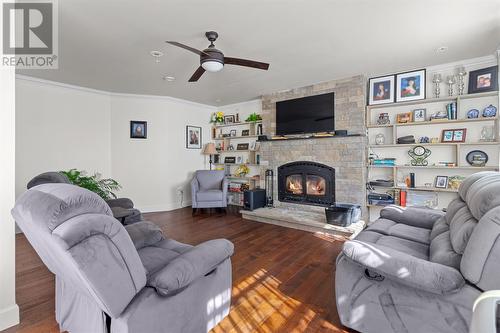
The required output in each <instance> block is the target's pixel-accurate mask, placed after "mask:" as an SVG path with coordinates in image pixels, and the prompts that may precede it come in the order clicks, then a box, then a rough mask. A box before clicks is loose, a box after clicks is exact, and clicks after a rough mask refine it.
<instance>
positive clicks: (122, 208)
mask: <svg viewBox="0 0 500 333" xmlns="http://www.w3.org/2000/svg"><path fill="white" fill-rule="evenodd" d="M57 183H59V184H71V182H70V180H69V179H68V177H66V175H65V174H63V173H61V172H55V171H49V172H44V173H41V174H39V175H38V176H35V177H34V178H33V179H31V180H30V181H29V182H28V184H27V185H26V187H27V188H28V190H29V189H30V188H32V187H35V186H37V185H41V184H57ZM106 203H107V204H108V206H109V207H110V208H111V211H112V212H113V216H114V217H115V218H116V219H117V220H119V221H120V222H121V223H123V224H132V223H135V222H139V221H142V220H144V218H143V216H142V213H141V212H140V210H138V209H137V208H134V202H133V201H132V200H131V199H129V198H117V199H109V200H106Z"/></svg>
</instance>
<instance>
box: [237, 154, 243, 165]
mask: <svg viewBox="0 0 500 333" xmlns="http://www.w3.org/2000/svg"><path fill="white" fill-rule="evenodd" d="M242 163H243V157H242V156H238V157H236V164H242Z"/></svg>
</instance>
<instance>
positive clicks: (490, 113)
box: [483, 104, 497, 118]
mask: <svg viewBox="0 0 500 333" xmlns="http://www.w3.org/2000/svg"><path fill="white" fill-rule="evenodd" d="M496 115H497V108H496V106H494V105H493V104H490V105H488V106H487V107H485V108H484V110H483V117H487V118H490V117H495V116H496Z"/></svg>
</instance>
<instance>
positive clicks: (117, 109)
mask: <svg viewBox="0 0 500 333" xmlns="http://www.w3.org/2000/svg"><path fill="white" fill-rule="evenodd" d="M111 109H112V112H111V134H112V135H111V137H112V142H111V156H112V171H111V174H112V175H113V178H115V179H116V180H118V181H119V182H120V183H121V184H122V185H123V191H122V192H121V193H120V194H121V195H123V196H126V197H130V198H133V200H134V202H135V204H136V206H138V207H139V208H140V209H141V210H143V211H162V210H171V209H175V208H179V207H181V194H180V192H179V191H178V189H182V190H183V192H184V197H183V200H182V201H183V205H182V206H188V205H190V204H191V196H190V190H189V181H190V180H191V178H192V174H193V171H194V170H197V169H206V168H208V163H205V161H206V159H205V156H203V155H201V150H200V149H186V126H187V125H191V126H199V127H202V138H203V140H202V143H203V144H205V143H206V142H208V140H209V137H210V126H209V123H208V121H209V119H210V114H211V113H212V112H214V111H215V109H214V108H213V107H210V106H205V105H201V104H196V103H190V102H187V101H180V100H175V99H172V98H167V97H165V98H162V97H153V96H134V95H114V96H113V97H112V98H111ZM130 120H140V121H147V122H148V128H147V136H148V137H147V139H146V140H143V139H130V137H129V135H130V133H129V130H130Z"/></svg>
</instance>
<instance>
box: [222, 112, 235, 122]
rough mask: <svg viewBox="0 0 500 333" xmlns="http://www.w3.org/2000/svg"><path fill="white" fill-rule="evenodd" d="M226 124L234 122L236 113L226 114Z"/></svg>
mask: <svg viewBox="0 0 500 333" xmlns="http://www.w3.org/2000/svg"><path fill="white" fill-rule="evenodd" d="M224 124H226V125H230V124H234V115H232V114H230V115H225V116H224Z"/></svg>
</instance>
